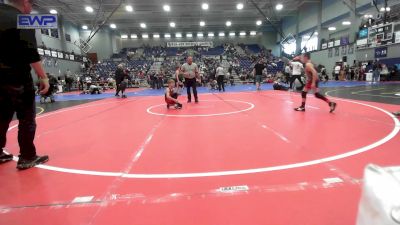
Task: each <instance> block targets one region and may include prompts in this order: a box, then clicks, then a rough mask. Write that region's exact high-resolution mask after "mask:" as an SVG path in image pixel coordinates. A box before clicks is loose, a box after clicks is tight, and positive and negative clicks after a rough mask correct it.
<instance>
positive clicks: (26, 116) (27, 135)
mask: <svg viewBox="0 0 400 225" xmlns="http://www.w3.org/2000/svg"><path fill="white" fill-rule="evenodd" d="M0 106H1V109H0V148H1V149H0V151H2V149H3V148H4V147H5V145H6V135H7V130H8V128H9V125H10V122H11V120H12V118H13V116H14V113H17V119H18V121H19V123H18V144H19V147H20V155H19V157H20V158H23V159H32V158H33V157H35V156H36V148H35V145H34V143H33V140H34V138H35V132H36V121H35V118H36V106H35V91H34V88H33V85H32V84H30V85H25V86H23V85H20V86H11V85H0Z"/></svg>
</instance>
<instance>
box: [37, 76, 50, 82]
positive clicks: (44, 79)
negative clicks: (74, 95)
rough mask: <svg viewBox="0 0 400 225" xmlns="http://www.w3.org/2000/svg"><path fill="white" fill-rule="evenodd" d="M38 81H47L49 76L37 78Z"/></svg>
mask: <svg viewBox="0 0 400 225" xmlns="http://www.w3.org/2000/svg"><path fill="white" fill-rule="evenodd" d="M39 80H40V81H49V78H47V77H46V78H39Z"/></svg>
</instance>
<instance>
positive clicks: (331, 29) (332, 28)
mask: <svg viewBox="0 0 400 225" xmlns="http://www.w3.org/2000/svg"><path fill="white" fill-rule="evenodd" d="M328 30H330V31H334V30H336V27H328Z"/></svg>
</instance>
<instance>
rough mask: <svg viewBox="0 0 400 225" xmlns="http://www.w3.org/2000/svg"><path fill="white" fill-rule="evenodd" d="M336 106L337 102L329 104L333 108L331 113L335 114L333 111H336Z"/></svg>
mask: <svg viewBox="0 0 400 225" xmlns="http://www.w3.org/2000/svg"><path fill="white" fill-rule="evenodd" d="M336 105H337V104H336V102H330V103H329V107H331V110H330V111H329V112H330V113H333V111H335V109H336Z"/></svg>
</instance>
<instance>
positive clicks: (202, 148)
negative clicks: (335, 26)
mask: <svg viewBox="0 0 400 225" xmlns="http://www.w3.org/2000/svg"><path fill="white" fill-rule="evenodd" d="M184 100H186V99H185V98H184V97H182V101H184ZM200 101H201V102H200V103H199V104H194V103H191V104H184V106H183V109H182V110H173V109H171V110H167V108H166V105H165V104H164V103H163V96H162V97H142V98H128V99H126V100H121V99H106V100H101V101H96V102H92V103H89V104H84V105H79V106H76V107H71V108H66V109H62V110H59V111H55V112H51V113H47V114H43V115H40V116H39V117H38V120H37V122H38V130H37V138H36V145H37V149H39V152H40V153H41V154H49V155H50V161H49V162H48V164H46V165H44V166H41V167H40V168H34V169H31V170H27V171H21V172H17V171H16V169H15V163H7V164H3V165H1V169H0V176H1V177H2V180H3V182H2V184H1V186H0V189H1V191H0V224H7V225H13V224H24V225H29V224H41V225H43V224H49V225H50V224H51V225H53V224H96V225H97V224H99V225H100V224H101V225H103V224H104V225H106V224H171V225H172V224H173V225H177V224H182V225H187V224H193V225H199V224H238V225H239V224H240V225H242V224H285V225H287V224H338V225H339V224H340V225H343V224H354V223H355V216H356V213H357V205H358V199H359V194H360V178H361V177H362V172H363V168H364V167H365V166H366V165H367V164H368V163H376V164H380V165H383V166H386V165H395V164H398V163H399V159H398V154H397V153H396V151H395V149H397V148H398V146H396V144H397V143H399V141H400V138H399V135H398V131H399V129H400V126H399V121H398V120H397V119H396V118H394V117H392V116H391V115H390V113H388V111H391V110H395V106H392V105H384V104H377V103H368V102H359V101H352V100H351V101H350V100H342V99H337V100H335V101H337V102H338V109H337V111H336V112H335V113H333V114H330V113H329V112H328V111H329V108H328V106H327V105H326V103H324V102H322V101H319V100H318V99H315V98H313V97H311V96H310V97H309V98H308V104H307V105H308V107H307V108H306V110H307V111H306V112H305V113H303V112H295V111H294V110H293V108H294V107H296V106H298V105H297V104H298V103H299V101H300V95H297V94H290V93H288V92H276V91H266V92H257V93H255V92H249V93H230V94H210V95H201V96H200ZM16 133H17V132H16V129H15V128H14V127H11V130H10V131H9V134H8V145H7V149H8V150H9V151H10V152H12V153H14V154H17V152H18V145H17V142H16ZM338 218H340V219H338Z"/></svg>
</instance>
